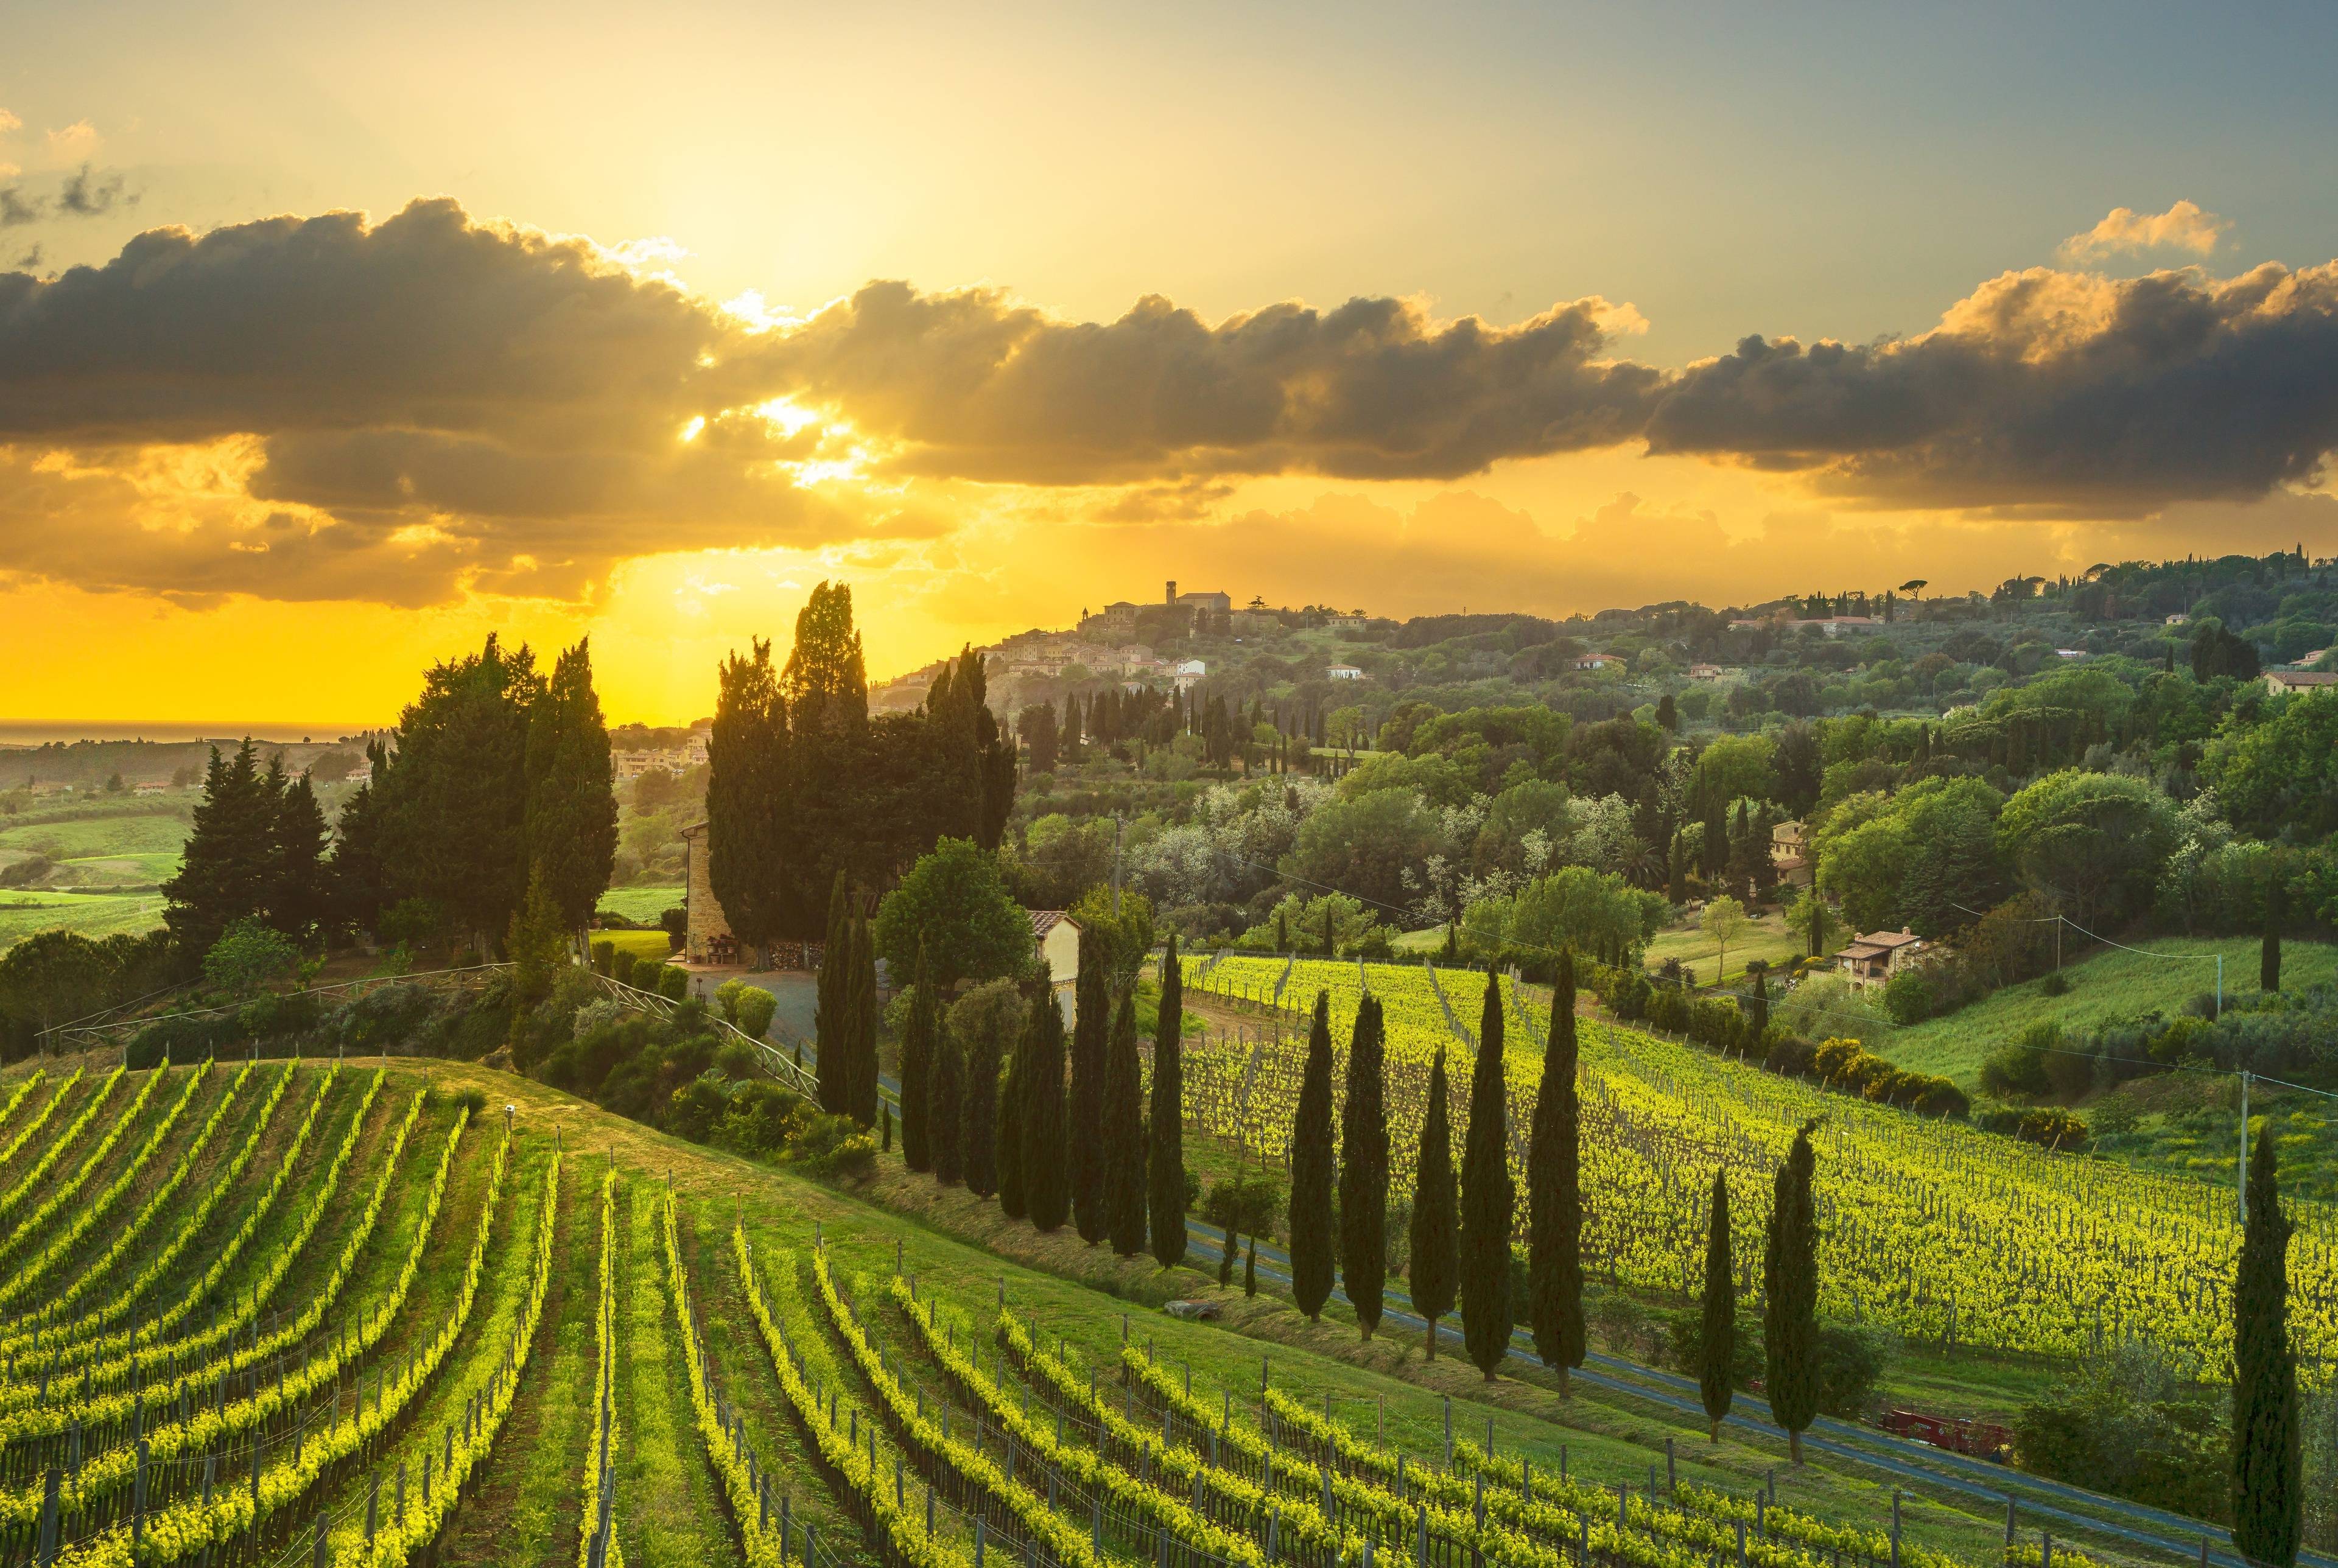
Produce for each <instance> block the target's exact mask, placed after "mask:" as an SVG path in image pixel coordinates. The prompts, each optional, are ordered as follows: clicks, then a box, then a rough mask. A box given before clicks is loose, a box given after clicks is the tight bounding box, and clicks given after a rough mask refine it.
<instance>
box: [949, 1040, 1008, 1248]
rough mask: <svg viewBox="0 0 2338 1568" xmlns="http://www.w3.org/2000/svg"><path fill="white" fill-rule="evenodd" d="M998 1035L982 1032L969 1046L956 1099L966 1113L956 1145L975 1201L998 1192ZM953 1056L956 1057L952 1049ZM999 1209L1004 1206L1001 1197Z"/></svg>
mask: <svg viewBox="0 0 2338 1568" xmlns="http://www.w3.org/2000/svg"><path fill="white" fill-rule="evenodd" d="M998 1047H999V1041H998V1036H997V1034H995V1033H992V1032H989V1031H985V1032H984V1034H982V1035H981V1037H980V1038H978V1039H977V1040H974V1041H972V1042H970V1043H968V1045H967V1047H966V1053H965V1061H966V1083H965V1085H964V1087H963V1088H962V1089H961V1090H960V1091H959V1094H958V1098H959V1101H960V1103H961V1104H962V1105H963V1106H964V1109H965V1114H964V1116H963V1117H961V1118H960V1120H959V1122H958V1128H959V1134H958V1138H959V1144H960V1147H961V1150H962V1152H963V1158H964V1164H965V1169H966V1190H967V1191H969V1192H971V1193H973V1194H974V1195H975V1196H976V1197H977V1198H987V1197H989V1196H990V1195H991V1194H992V1193H993V1192H997V1191H998V1105H999V1099H1000V1096H999V1093H998V1088H999V1084H998V1075H999V1061H998ZM952 1054H953V1055H955V1054H957V1053H956V1051H955V1050H953V1052H952ZM1005 1206H1006V1200H1005V1198H1004V1197H1003V1196H1002V1197H1001V1199H1000V1207H1002V1208H1004V1207H1005Z"/></svg>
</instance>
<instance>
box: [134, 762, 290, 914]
mask: <svg viewBox="0 0 2338 1568" xmlns="http://www.w3.org/2000/svg"><path fill="white" fill-rule="evenodd" d="M278 804H279V803H278V801H277V800H276V799H274V798H272V797H271V796H270V794H269V792H268V785H267V782H266V780H265V779H264V778H263V777H262V775H261V773H260V761H259V753H258V751H257V750H255V749H254V747H253V746H252V743H251V740H250V739H249V738H246V740H244V742H243V744H242V745H241V746H240V747H238V748H237V749H236V752H235V757H234V760H232V761H229V760H222V759H221V756H220V753H219V748H218V747H216V746H214V747H212V748H211V763H210V766H209V769H207V771H206V772H205V774H204V778H203V799H202V803H201V805H199V806H197V807H196V808H195V818H194V831H193V832H192V833H191V834H189V835H188V838H187V842H186V847H185V848H184V849H183V850H182V852H181V854H180V858H179V870H178V874H177V875H176V876H174V877H172V878H171V879H170V880H169V881H168V882H165V883H163V884H162V894H163V897H166V898H167V899H168V900H169V903H168V905H167V906H166V907H164V909H163V911H162V923H163V924H164V925H165V926H168V927H170V931H171V939H172V943H173V944H174V945H176V946H178V947H179V948H180V950H181V951H182V952H184V953H186V954H188V955H189V956H192V957H196V958H200V957H201V956H202V955H203V954H204V953H206V952H208V951H210V949H211V944H212V943H214V942H216V941H218V940H219V939H220V934H221V932H223V931H225V930H226V929H227V928H228V927H229V926H231V925H233V924H234V923H235V922H236V921H238V920H241V919H242V918H243V917H244V916H248V915H258V914H260V912H261V911H262V910H264V909H265V908H266V907H267V906H268V901H269V896H270V891H271V880H272V879H271V877H270V867H271V864H272V862H273V861H274V859H275V847H274V844H273V842H272V841H273V839H274V837H275V832H276V818H277V810H278Z"/></svg>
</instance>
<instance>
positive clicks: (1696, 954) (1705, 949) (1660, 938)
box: [1643, 915, 1803, 985]
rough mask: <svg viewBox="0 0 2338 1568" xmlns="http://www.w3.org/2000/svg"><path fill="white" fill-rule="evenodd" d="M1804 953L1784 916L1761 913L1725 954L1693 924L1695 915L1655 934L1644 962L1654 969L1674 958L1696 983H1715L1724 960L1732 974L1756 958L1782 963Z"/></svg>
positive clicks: (1800, 941)
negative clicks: (1680, 924) (1683, 924)
mask: <svg viewBox="0 0 2338 1568" xmlns="http://www.w3.org/2000/svg"><path fill="white" fill-rule="evenodd" d="M1802 953H1803V939H1802V938H1801V937H1800V936H1796V935H1795V934H1794V933H1793V932H1791V931H1788V930H1787V929H1786V924H1785V921H1784V920H1783V919H1782V918H1781V917H1780V916H1775V915H1763V916H1760V917H1759V918H1757V919H1755V920H1754V922H1753V925H1752V926H1751V927H1750V928H1749V929H1748V930H1747V931H1746V932H1745V933H1744V936H1740V937H1739V938H1738V939H1737V940H1736V941H1734V942H1732V943H1731V944H1730V945H1729V951H1728V952H1727V953H1726V954H1725V955H1724V953H1723V952H1722V951H1721V945H1720V944H1719V943H1717V942H1715V941H1714V939H1713V938H1712V937H1710V936H1706V935H1705V934H1704V932H1703V931H1701V930H1699V929H1698V928H1697V926H1696V924H1695V917H1694V916H1692V917H1691V919H1690V922H1689V924H1687V925H1685V926H1675V927H1674V928H1673V929H1671V930H1669V931H1659V932H1657V933H1656V937H1655V941H1653V942H1651V943H1649V944H1648V950H1647V953H1646V956H1645V958H1644V959H1643V962H1644V963H1645V964H1646V965H1647V966H1648V967H1649V968H1651V969H1654V968H1655V967H1656V966H1658V965H1661V964H1663V963H1664V961H1665V959H1667V958H1677V959H1679V960H1680V961H1681V965H1682V966H1683V967H1684V968H1685V969H1687V970H1688V971H1689V974H1690V975H1691V978H1692V982H1693V983H1694V984H1695V985H1719V984H1720V983H1721V981H1722V979H1723V976H1722V975H1721V974H1720V973H1719V968H1720V965H1721V964H1722V963H1723V962H1724V961H1725V962H1726V963H1727V964H1728V965H1729V973H1730V975H1743V974H1744V973H1745V965H1747V964H1748V963H1750V962H1751V961H1752V960H1753V959H1756V958H1766V959H1768V960H1769V961H1770V962H1771V963H1772V964H1783V963H1784V962H1786V961H1788V960H1790V959H1793V958H1798V957H1800V956H1802Z"/></svg>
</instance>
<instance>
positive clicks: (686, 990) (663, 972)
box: [643, 964, 690, 1002]
mask: <svg viewBox="0 0 2338 1568" xmlns="http://www.w3.org/2000/svg"><path fill="white" fill-rule="evenodd" d="M652 968H653V971H654V973H655V975H656V976H657V978H656V980H655V981H654V982H653V984H654V985H656V987H657V994H658V995H661V996H663V997H664V998H665V999H666V1000H667V1001H669V1002H686V1001H688V1000H689V999H690V971H689V970H687V969H681V968H677V967H675V966H674V965H672V964H658V965H652ZM643 989H645V990H646V989H648V987H646V986H645V987H643Z"/></svg>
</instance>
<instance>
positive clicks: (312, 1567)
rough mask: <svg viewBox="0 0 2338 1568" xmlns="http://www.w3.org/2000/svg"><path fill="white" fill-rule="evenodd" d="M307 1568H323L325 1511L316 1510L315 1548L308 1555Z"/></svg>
mask: <svg viewBox="0 0 2338 1568" xmlns="http://www.w3.org/2000/svg"><path fill="white" fill-rule="evenodd" d="M309 1568H325V1511H324V1510H323V1509H322V1508H319V1509H318V1510H317V1546H316V1550H315V1551H314V1552H313V1553H310V1555H309Z"/></svg>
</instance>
